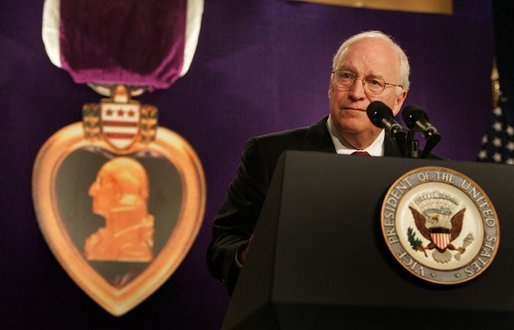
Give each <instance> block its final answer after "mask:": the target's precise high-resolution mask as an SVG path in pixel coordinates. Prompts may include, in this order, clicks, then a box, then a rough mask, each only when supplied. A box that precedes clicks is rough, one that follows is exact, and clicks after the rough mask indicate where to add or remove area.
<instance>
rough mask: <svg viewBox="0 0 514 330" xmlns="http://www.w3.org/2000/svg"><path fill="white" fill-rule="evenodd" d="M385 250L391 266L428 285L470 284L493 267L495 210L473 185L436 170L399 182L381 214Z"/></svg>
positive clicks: (447, 171) (407, 176) (496, 229)
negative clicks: (392, 261)
mask: <svg viewBox="0 0 514 330" xmlns="http://www.w3.org/2000/svg"><path fill="white" fill-rule="evenodd" d="M381 226H382V233H383V235H384V238H385V241H386V244H387V246H388V247H389V249H390V251H391V253H392V254H393V255H394V257H395V258H396V260H397V261H398V262H400V264H401V265H402V266H403V267H404V268H405V269H407V270H408V271H409V272H411V273H412V274H414V275H415V276H417V277H419V278H421V279H423V280H425V281H429V282H433V283H440V284H457V283H462V282H466V281H469V280H471V279H473V278H475V277H476V276H477V275H479V274H481V273H482V272H483V271H485V270H486V269H487V268H488V267H489V266H490V265H491V263H492V261H493V259H494V257H495V256H496V252H497V251H498V244H499V241H500V227H499V223H498V217H497V215H496V211H495V209H494V206H493V204H492V202H491V200H490V199H489V197H488V196H487V194H486V193H485V192H484V190H483V189H482V188H481V187H480V186H478V184H477V183H476V182H474V181H473V180H472V179H470V178H468V177H467V176H465V175H464V174H462V173H459V172H457V171H455V170H452V169H448V168H445V167H439V166H429V167H421V168H418V169H415V170H412V171H410V172H408V173H406V174H404V175H403V176H402V177H400V178H399V179H398V180H396V182H395V183H394V184H393V185H392V186H391V188H390V189H389V191H388V192H387V194H386V196H385V199H384V202H383V204H382V211H381Z"/></svg>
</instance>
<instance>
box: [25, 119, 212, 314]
mask: <svg viewBox="0 0 514 330" xmlns="http://www.w3.org/2000/svg"><path fill="white" fill-rule="evenodd" d="M88 147H93V148H95V147H96V148H101V149H102V150H105V151H108V152H110V153H112V154H114V155H118V156H122V155H128V154H130V153H134V152H138V151H150V152H155V153H157V154H159V155H161V156H162V157H164V158H165V159H166V160H167V161H168V162H169V163H171V164H172V165H173V166H174V167H175V168H176V170H177V172H178V174H179V177H180V181H181V185H182V196H181V201H182V203H181V206H180V211H179V216H178V219H177V220H176V225H175V226H174V228H173V230H172V232H171V236H170V237H168V240H167V242H166V243H165V244H164V246H163V248H162V249H161V251H160V253H158V254H157V255H156V256H154V258H153V261H152V262H151V263H150V264H149V266H148V267H147V268H145V269H144V270H143V271H142V272H141V273H140V274H139V275H138V276H137V277H135V278H134V279H133V280H132V281H131V282H130V283H128V284H126V285H125V286H123V287H121V288H117V287H114V286H113V285H111V284H110V283H109V282H107V281H106V280H105V279H104V278H103V277H102V276H101V275H99V274H98V273H97V272H96V271H95V269H93V268H92V266H91V265H90V264H89V263H88V262H87V260H86V259H85V258H84V256H83V254H82V253H81V252H80V251H79V250H78V249H77V247H76V246H75V245H74V244H73V242H72V240H71V238H70V235H69V233H68V232H67V230H66V226H65V224H64V223H63V219H62V218H61V215H60V212H59V207H58V205H57V196H56V178H57V174H58V171H59V168H60V166H61V165H62V163H63V161H64V160H65V159H66V157H67V156H68V155H70V154H71V153H72V152H74V151H77V150H80V149H82V148H88ZM32 185H33V200H34V207H35V210H36V214H37V217H38V222H39V226H40V228H41V231H42V232H43V235H44V237H45V239H46V241H47V243H48V245H49V247H50V249H51V250H52V252H53V254H54V255H55V257H56V258H57V260H58V261H59V263H60V264H61V266H62V267H63V268H64V269H65V271H66V272H67V273H68V275H69V276H70V277H71V278H72V279H73V281H74V282H75V283H76V284H77V285H78V286H79V287H80V288H81V289H82V290H83V291H84V292H85V293H86V294H88V295H89V296H90V297H91V298H92V299H93V300H94V301H96V302H97V303H98V304H99V305H100V306H102V307H103V308H104V309H105V310H107V311H108V312H109V313H111V314H112V315H115V316H120V315H123V314H125V313H126V312H127V311H129V310H131V309H132V308H134V307H135V306H136V305H138V304H139V303H140V302H142V301H143V300H144V299H146V298H147V297H148V296H150V295H151V294H152V293H153V292H154V291H155V290H157V289H158V288H159V287H160V286H161V285H162V284H163V283H164V282H165V281H166V280H167V279H168V278H169V277H170V276H171V274H173V272H174V271H175V270H176V269H177V267H178V266H179V265H180V263H181V262H182V260H183V259H184V258H185V256H186V254H187V253H188V251H189V250H190V248H191V246H192V244H193V242H194V240H195V239H196V236H197V234H198V231H199V229H200V227H201V224H202V219H203V215H204V210H205V201H206V187H205V177H204V172H203V169H202V165H201V163H200V160H199V158H198V156H197V155H196V153H195V152H194V150H193V148H192V147H191V146H190V145H189V144H188V143H187V141H185V140H184V139H183V138H182V137H181V136H180V135H178V134H176V133H174V132H172V131H170V130H168V129H166V128H162V127H158V128H157V133H156V138H155V140H154V141H153V142H151V143H149V144H142V143H136V144H134V145H133V146H131V147H130V149H129V150H123V151H120V150H116V149H114V148H113V147H112V146H111V145H110V144H108V143H107V142H106V141H105V140H102V139H97V140H86V139H84V131H83V124H82V123H74V124H71V125H69V126H67V127H64V128H63V129H61V130H60V131H58V132H56V133H55V134H54V135H53V136H51V137H50V138H49V139H48V140H47V142H46V143H45V144H44V145H43V147H42V148H41V150H40V151H39V153H38V156H37V158H36V161H35V164H34V170H33V182H32Z"/></svg>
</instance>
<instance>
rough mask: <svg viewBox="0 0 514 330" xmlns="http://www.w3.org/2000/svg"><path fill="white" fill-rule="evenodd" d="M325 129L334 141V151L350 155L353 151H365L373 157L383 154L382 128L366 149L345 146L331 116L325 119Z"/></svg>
mask: <svg viewBox="0 0 514 330" xmlns="http://www.w3.org/2000/svg"><path fill="white" fill-rule="evenodd" d="M327 129H328V132H329V133H330V137H331V138H332V142H333V143H334V147H335V148H336V152H337V153H338V154H341V155H350V154H352V153H353V152H355V151H366V152H367V153H368V154H370V155H371V156H375V157H381V156H383V155H384V138H385V131H384V130H382V131H381V132H380V134H379V135H378V136H377V138H376V139H375V141H373V143H372V144H370V145H369V146H368V147H367V148H366V149H364V150H358V149H354V148H350V147H347V146H345V145H344V144H343V143H342V142H341V138H340V137H339V134H338V133H337V131H336V129H335V127H334V123H333V122H332V118H331V116H329V117H328V120H327Z"/></svg>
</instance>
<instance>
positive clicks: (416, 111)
mask: <svg viewBox="0 0 514 330" xmlns="http://www.w3.org/2000/svg"><path fill="white" fill-rule="evenodd" d="M402 118H403V121H404V122H405V125H407V127H408V128H409V129H411V130H416V122H417V121H421V122H424V123H426V122H428V116H427V114H426V112H425V111H423V110H421V108H420V107H418V106H417V105H413V104H409V105H407V106H406V107H405V108H403V111H402Z"/></svg>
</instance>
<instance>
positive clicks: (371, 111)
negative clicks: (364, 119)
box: [366, 101, 394, 128]
mask: <svg viewBox="0 0 514 330" xmlns="http://www.w3.org/2000/svg"><path fill="white" fill-rule="evenodd" d="M366 113H367V114H368V118H369V120H371V122H372V123H373V125H375V126H376V127H379V128H386V125H385V123H384V119H386V120H387V121H388V122H393V119H394V118H393V111H392V110H391V109H390V108H389V107H388V106H387V105H385V103H384V102H380V101H373V102H371V103H370V104H369V105H368V108H367V109H366Z"/></svg>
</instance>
